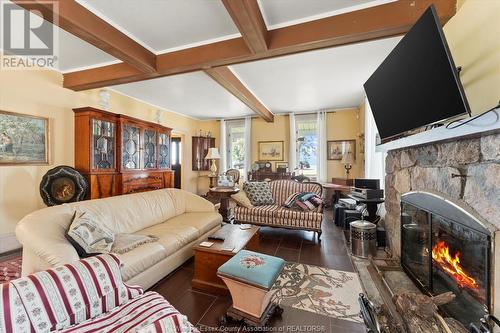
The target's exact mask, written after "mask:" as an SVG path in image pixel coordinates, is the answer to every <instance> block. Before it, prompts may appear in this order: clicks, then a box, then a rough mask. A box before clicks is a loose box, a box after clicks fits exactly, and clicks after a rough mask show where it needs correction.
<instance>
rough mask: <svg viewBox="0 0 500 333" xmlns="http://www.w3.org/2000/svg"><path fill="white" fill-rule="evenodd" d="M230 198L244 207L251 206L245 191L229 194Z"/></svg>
mask: <svg viewBox="0 0 500 333" xmlns="http://www.w3.org/2000/svg"><path fill="white" fill-rule="evenodd" d="M231 199H233V200H234V201H236V203H237V204H238V206H241V207H245V208H252V207H253V205H252V202H250V199H249V198H248V196H247V193H246V192H245V191H239V192H238V193H236V194H233V195H231Z"/></svg>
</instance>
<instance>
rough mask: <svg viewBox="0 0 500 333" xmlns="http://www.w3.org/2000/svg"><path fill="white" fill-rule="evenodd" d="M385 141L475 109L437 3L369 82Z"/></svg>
mask: <svg viewBox="0 0 500 333" xmlns="http://www.w3.org/2000/svg"><path fill="white" fill-rule="evenodd" d="M364 88H365V92H366V95H367V97H368V101H369V103H370V107H371V110H372V113H373V118H374V119H375V123H376V124H377V128H378V131H379V135H380V138H381V141H382V143H385V142H388V141H391V140H393V139H395V138H398V137H400V136H404V135H405V133H407V132H408V131H411V130H415V129H417V128H421V127H423V126H427V125H430V124H434V123H436V122H440V121H444V120H446V119H449V118H451V117H454V116H459V115H463V114H466V113H469V114H470V110H469V104H468V102H467V98H466V96H465V93H464V90H463V87H462V84H461V82H460V78H459V73H458V71H457V68H456V67H455V63H454V61H453V58H452V56H451V53H450V50H449V48H448V44H447V42H446V39H445V37H444V34H443V30H442V29H441V25H440V23H439V18H438V16H437V14H436V9H435V8H434V6H433V5H431V6H430V7H429V8H428V9H427V10H426V11H425V12H424V14H423V15H422V16H421V17H420V18H419V19H418V21H417V22H416V23H415V25H414V26H413V27H412V28H411V29H410V31H408V33H407V34H406V35H405V36H404V37H403V39H401V41H400V42H399V43H398V45H396V47H395V48H394V50H392V51H391V53H390V54H389V55H388V56H387V58H386V59H385V60H384V61H383V62H382V64H381V65H380V66H379V67H378V68H377V70H376V71H375V72H374V73H373V74H372V75H371V76H370V78H369V79H368V81H366V83H365V84H364Z"/></svg>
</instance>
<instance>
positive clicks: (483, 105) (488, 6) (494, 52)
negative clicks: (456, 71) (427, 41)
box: [444, 0, 500, 114]
mask: <svg viewBox="0 0 500 333" xmlns="http://www.w3.org/2000/svg"><path fill="white" fill-rule="evenodd" d="M458 5H459V6H458V8H459V9H458V12H457V13H456V15H455V16H454V17H453V18H451V20H450V21H448V23H446V25H445V26H444V32H445V35H446V39H447V41H448V44H449V46H450V50H451V53H452V55H453V59H454V60H455V64H456V65H457V66H462V73H461V75H460V76H461V79H462V84H463V85H464V89H465V93H466V95H467V99H468V100H469V104H470V106H471V110H472V113H474V114H479V113H481V112H484V111H486V110H488V109H490V108H491V107H493V106H495V105H497V103H498V101H499V99H500V1H499V0H465V1H459V3H458Z"/></svg>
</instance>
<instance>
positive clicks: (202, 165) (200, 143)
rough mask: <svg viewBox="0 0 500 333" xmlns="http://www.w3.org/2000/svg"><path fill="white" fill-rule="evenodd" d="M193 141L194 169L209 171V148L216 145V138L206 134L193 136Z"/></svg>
mask: <svg viewBox="0 0 500 333" xmlns="http://www.w3.org/2000/svg"><path fill="white" fill-rule="evenodd" d="M191 142H192V147H193V149H192V163H193V168H192V170H193V171H208V170H210V161H208V160H206V159H205V156H207V153H208V149H209V148H214V147H215V138H209V137H205V136H193V137H192V138H191Z"/></svg>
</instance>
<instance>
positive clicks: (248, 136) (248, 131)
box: [243, 117, 252, 179]
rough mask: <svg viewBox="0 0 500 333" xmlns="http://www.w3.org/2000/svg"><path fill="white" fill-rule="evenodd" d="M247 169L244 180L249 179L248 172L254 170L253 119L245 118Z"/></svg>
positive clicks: (245, 169)
mask: <svg viewBox="0 0 500 333" xmlns="http://www.w3.org/2000/svg"><path fill="white" fill-rule="evenodd" d="M244 142H245V162H244V164H245V167H244V177H243V178H244V179H247V177H248V172H250V170H252V117H245V141H244Z"/></svg>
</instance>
